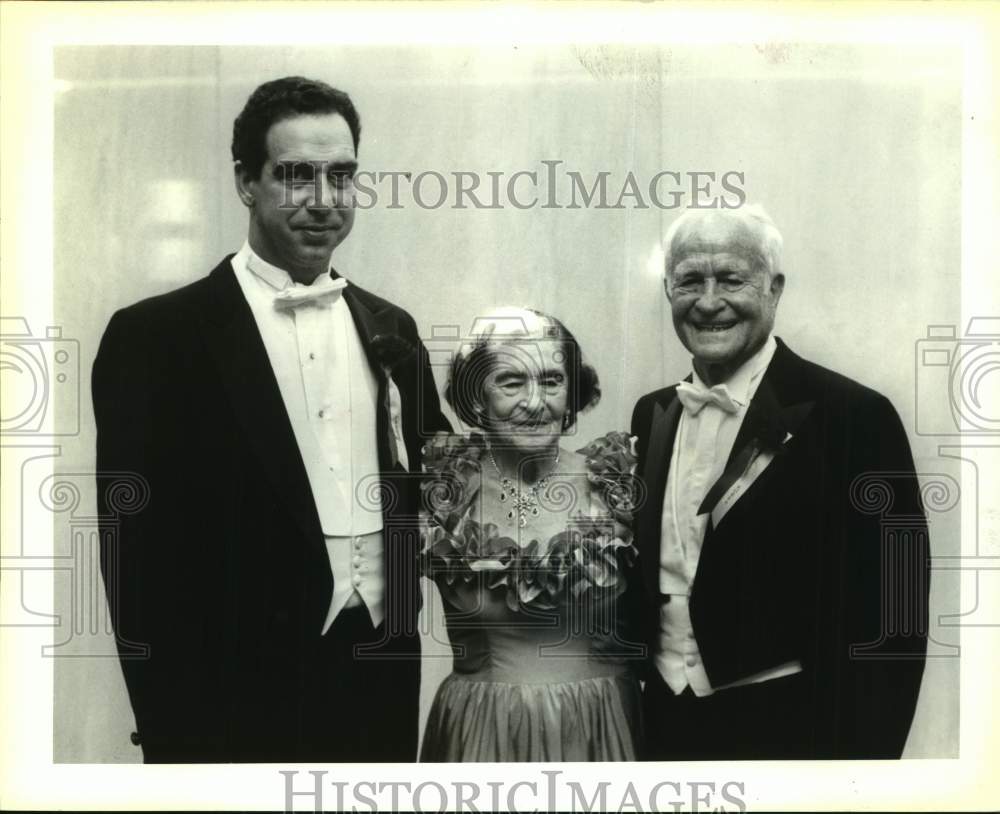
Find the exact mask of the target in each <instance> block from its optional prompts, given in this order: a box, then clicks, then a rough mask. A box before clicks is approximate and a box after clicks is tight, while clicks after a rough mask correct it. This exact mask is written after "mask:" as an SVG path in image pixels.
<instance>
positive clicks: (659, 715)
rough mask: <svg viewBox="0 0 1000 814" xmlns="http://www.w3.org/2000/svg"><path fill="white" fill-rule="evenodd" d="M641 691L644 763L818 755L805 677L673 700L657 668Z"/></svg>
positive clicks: (684, 694) (688, 693)
mask: <svg viewBox="0 0 1000 814" xmlns="http://www.w3.org/2000/svg"><path fill="white" fill-rule="evenodd" d="M650 673H651V676H650V677H649V678H648V679H647V681H646V686H645V689H644V691H643V718H644V728H643V731H644V744H643V757H642V759H643V760H796V759H811V758H813V757H814V756H815V753H816V747H815V736H814V735H815V733H814V725H813V720H814V716H812V715H811V714H810V709H809V707H810V704H809V702H808V695H809V692H808V690H809V684H808V682H807V681H806V678H805V674H803V673H797V674H795V675H791V676H786V677H784V678H776V679H772V680H771V681H763V682H760V683H758V684H747V685H745V686H742V687H732V688H730V689H727V690H718V691H716V692H715V693H714V694H713V695H708V696H703V697H701V698H699V697H697V696H696V695H695V694H694V693H693V692H692V691H691V688H690V687H685V689H684V691H683V692H682V693H681V694H680V695H674V692H673V690H671V689H670V687H668V686H667V684H666V682H664V680H663V678H662V677H661V676H660V674H659V673H658V672H657V671H656V669H655V668H653V669H651V670H650Z"/></svg>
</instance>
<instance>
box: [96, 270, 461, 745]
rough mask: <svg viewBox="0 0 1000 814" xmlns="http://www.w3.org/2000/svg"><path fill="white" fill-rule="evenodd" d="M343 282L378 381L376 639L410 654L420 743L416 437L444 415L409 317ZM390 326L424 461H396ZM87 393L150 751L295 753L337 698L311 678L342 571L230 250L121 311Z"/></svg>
mask: <svg viewBox="0 0 1000 814" xmlns="http://www.w3.org/2000/svg"><path fill="white" fill-rule="evenodd" d="M343 296H344V297H345V299H346V301H347V304H348V306H349V308H350V311H351V314H352V316H353V318H354V323H355V325H356V326H357V328H358V332H359V334H360V337H361V342H362V345H363V346H364V348H365V351H366V354H367V355H368V357H369V362H370V363H371V364H372V367H373V369H374V372H375V375H376V377H377V379H378V381H379V382H380V397H379V399H378V410H377V433H378V454H379V463H380V468H381V470H382V472H383V474H382V486H381V488H382V502H383V512H384V517H385V530H386V532H385V534H386V539H385V544H386V552H385V561H386V597H385V603H386V606H385V610H386V617H385V629H386V631H387V641H386V642H385V643H384V647H383V648H382V649H383V652H382V655H385V654H386V653H392V654H395V655H396V656H397V657H398V658H399V682H400V685H399V690H400V693H401V694H402V695H405V696H407V697H412V699H413V704H412V714H411V715H409V716H408V717H405V718H404V719H403V720H400V722H399V727H400V729H399V733H398V734H399V737H400V738H403V739H407V740H412V742H413V747H414V749H413V751H414V754H415V750H416V724H417V714H418V713H417V696H418V685H419V662H418V656H419V639H418V636H417V632H416V625H415V617H416V613H417V610H418V605H419V597H420V592H419V589H418V577H417V571H416V565H415V560H416V552H417V540H416V535H415V534H414V533H413V526H412V524H411V523H410V518H412V517H414V516H415V515H416V505H415V499H416V494H417V491H416V488H415V486H416V484H415V483H413V475H414V473H417V472H419V466H420V448H421V445H422V439H423V438H424V437H425V436H426V435H429V434H432V433H433V432H434V431H435V430H440V429H449V427H448V423H447V420H446V419H445V418H444V417H443V416H442V415H441V412H440V408H439V402H438V396H437V391H436V389H435V386H434V380H433V376H432V374H431V370H430V367H429V365H428V360H427V355H426V350H425V349H424V347H423V345H422V344H421V342H420V340H419V337H418V334H417V328H416V325H415V323H414V321H413V319H412V318H411V317H410V316H409V315H408V314H407V313H406V312H404V311H402V310H401V309H399V308H397V307H396V306H394V305H392V304H390V303H388V302H386V301H385V300H382V299H380V298H378V297H376V296H375V295H373V294H370V293H368V292H367V291H364V290H363V289H361V288H359V287H358V286H355V285H350V286H348V287H347V288H346V289H345V290H344V294H343ZM380 334H381V335H385V336H396V337H400V338H402V339H403V340H405V341H406V345H405V346H404V347H406V346H409V347H411V348H412V349H413V352H412V353H410V354H409V356H408V357H407V358H406V359H404V360H403V361H402V362H400V363H399V364H397V365H396V366H395V367H394V368H393V372H392V378H393V380H394V381H395V383H396V385H397V387H398V388H399V391H400V396H401V399H402V423H403V435H404V438H405V442H406V450H407V454H408V459H409V463H410V467H411V469H412V470H413V472H412V473H407V472H404V471H403V470H402V467H401V465H399V464H398V463H397V462H395V461H394V460H392V453H391V447H390V442H389V432H390V430H389V416H388V408H387V403H388V398H387V394H386V390H387V384H386V381H385V374H384V373H383V369H382V365H381V363H382V362H383V361H384V360H380V359H378V358H376V353H375V351H374V350H373V346H372V340H373V338H374V337H376V336H378V335H380ZM397 344H398V343H397ZM93 397H94V413H95V417H96V421H97V472H98V507H99V511H100V512H101V515H102V518H103V521H104V522H103V525H104V530H103V533H102V545H101V559H102V561H101V565H102V570H103V573H104V580H105V585H106V589H107V596H108V601H109V606H110V610H111V614H112V620H113V624H114V627H115V632H116V639H117V642H118V648H119V655H120V657H121V663H122V668H123V671H124V674H125V680H126V684H127V687H128V692H129V696H130V699H131V702H132V708H133V710H134V712H135V717H136V723H137V726H138V735H139V739H140V740H141V742H142V745H143V751H144V754H145V758H146V760H147V761H184V762H193V761H239V760H247V761H264V760H289V759H293V757H294V756H297V752H296V751H295V744H296V743H297V741H298V739H299V736H300V734H301V732H302V731H303V727H304V726H305V725H306V724H307V723H308V718H309V716H311V715H315V714H316V708H315V705H316V704H317V703H321V702H322V701H323V700H326V701H328V702H329V701H332V700H334V699H316V698H313V697H310V696H309V694H308V693H307V692H306V691H305V687H306V686H308V681H307V679H308V678H309V677H310V676H311V674H313V673H314V671H315V669H316V659H317V649H318V644H319V642H320V630H321V628H322V624H323V621H324V619H325V617H326V613H327V609H328V607H329V603H330V597H331V593H332V590H333V584H332V577H331V574H330V567H329V563H328V559H327V554H326V548H325V543H324V539H323V533H322V530H321V527H320V522H319V517H318V514H317V511H316V507H315V503H314V501H313V497H312V492H311V489H310V486H309V481H308V478H307V475H306V470H305V466H304V464H303V462H302V458H301V455H300V453H299V450H298V446H297V444H296V441H295V437H294V435H293V433H292V427H291V424H290V422H289V419H288V416H287V413H286V411H285V407H284V403H283V401H282V398H281V393H280V391H279V389H278V384H277V380H276V378H275V376H274V373H273V371H272V369H271V366H270V363H269V361H268V358H267V353H266V351H265V348H264V344H263V341H262V340H261V337H260V333H259V332H258V329H257V326H256V323H255V321H254V318H253V315H252V313H251V311H250V308H249V306H248V304H247V302H246V300H245V299H244V297H243V294H242V292H241V290H240V288H239V284H238V283H237V280H236V278H235V276H234V273H233V270H232V267H231V265H230V257H227V258H226V259H225V260H223V262H222V263H220V264H219V266H218V267H216V268H215V270H214V271H212V272H211V273H210V274H209V275H208V276H207V277H205V278H203V279H201V280H199V281H197V282H195V283H193V284H191V285H188V286H186V287H184V288H181V289H179V290H176V291H173V292H170V293H167V294H164V295H162V296H159V297H153V298H151V299H148V300H145V301H143V302H140V303H138V304H136V305H133V306H131V307H129V308H125V309H123V310H121V311H119V312H117V313H116V314H115V315H114V316H113V317H112V319H111V321H110V323H109V325H108V328H107V330H106V332H105V334H104V338H103V340H102V342H101V345H100V350H99V352H98V355H97V359H96V361H95V363H94V369H93ZM129 489H132V490H133V493H132V494H131V495H128V494H127V493H128V492H129ZM123 490H124V493H126V497H125V498H123ZM376 493H377V491H376ZM376 499H377V498H376ZM344 700H345V699H340V702H344ZM347 702H348V703H352V702H353V703H366V702H368V699H353V700H349V701H347ZM373 702H374V701H373Z"/></svg>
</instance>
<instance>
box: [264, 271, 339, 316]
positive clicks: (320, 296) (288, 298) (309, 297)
mask: <svg viewBox="0 0 1000 814" xmlns="http://www.w3.org/2000/svg"><path fill="white" fill-rule="evenodd" d="M346 286H347V280H345V279H344V278H343V277H338V278H337V279H336V280H334V279H333V278H332V277H331V276H330V275H329V274H324V275H323V276H322V277H321V278H320V279H319V280H316V281H315V282H314V283H313V284H312V285H302V284H300V283H295V284H293V285H290V286H288V287H287V288H284V289H282V290H281V291H279V292H278V293H277V294H275V295H274V307H275V308H277V309H278V310H281V311H288V310H291V309H293V308H298V307H299V306H300V305H303V304H305V303H313V304H315V305H319V304H321V303H324V302H328V301H331V300H336V299H337V297H339V296H340V292H341V291H343V290H344V288H345V287H346Z"/></svg>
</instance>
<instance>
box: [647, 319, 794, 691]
mask: <svg viewBox="0 0 1000 814" xmlns="http://www.w3.org/2000/svg"><path fill="white" fill-rule="evenodd" d="M776 349H777V343H776V342H775V341H774V337H773V336H769V337H768V338H767V341H766V342H765V343H764V344H763V345H762V346H761V348H760V349H759V350H758V351H757V352H756V353H755V354H754V355H753V356H752V357H750V358H749V359H748V360H747V361H746V362H744V363H743V365H742V366H741V367H740V368H739V369H738V370H737V371H736V372H735V373H734V374H733V375H732V376H731V377H730V378H729V380H728V381H727V382H725V389H726V390H727V391H728V393H729V397H730V398H731V399H732V401H733V402H734V403H735V404H736V407H737V410H736V412H734V413H729V412H726V411H725V410H724V409H723V408H722V407H720V406H718V405H716V404H712V403H708V404H705V405H704V406H703V407H702V408H701V409H700V410H699V411H698V412H697V414H695V415H692V414H690V413H689V411H688V410H686V409H684V410H682V412H681V416H680V420H679V422H678V425H677V435H676V437H675V439H674V447H673V452H672V454H671V458H670V470H669V473H668V475H667V485H666V492H665V494H664V500H663V514H662V516H661V523H660V570H659V588H660V593H661V594H669V596H670V601H669V602H664V603H663V604H662V605H661V606H660V637H659V642H658V648H657V653H656V657H655V661H656V666H657V669H658V670H659V672H660V675H662V676H663V680H664V681H665V682H666V683H667V686H669V687H670V689H671V690H673V692H674V693H676V694H678V695H679V694H680V693H681V692H683V691H684V688H685V687H687V686H690V687H691V690H692V691H693V692H694V693H695V695H698V696H704V695H711V694H712V693H713V692H715V690H717V689H723V687H715V688H713V687H712V685H711V682H710V681H709V680H708V675H707V674H706V672H705V668H704V666H703V665H702V662H701V656H700V654H699V650H698V642H697V640H696V639H695V635H694V630H693V628H692V625H691V616H690V614H689V609H688V597H689V595H690V592H691V585H692V583H693V582H694V576H695V572H696V571H697V569H698V559H699V557H700V555H701V544H702V542H703V541H704V539H705V529H706V526H707V524H708V517H709V515H708V514H701V515H699V514H698V507H699V506H700V505H701V503H702V501H703V500H704V499H705V495H706V494H708V490H709V489H711V488H712V485H713V484H714V483H715V482H716V481H717V480H718V479H719V477H721V475H722V473H723V471H724V470H725V467H726V462H727V461H728V460H729V455H730V453H731V451H732V448H733V443H734V442H735V440H736V435H737V433H738V432H739V429H740V425H741V424H742V423H743V419H744V417H745V416H746V412H747V407H748V406H749V404H750V401H751V399H753V397H754V394H755V393H756V392H757V387H758V385H759V384H760V381H761V379H762V378H763V376H764V372H765V371H766V370H767V366H768V365H769V364H770V362H771V358H772V357H773V356H774V352H775V350H776ZM692 378H693V382H692V384H693V386H694V387H695V388H698V389H701V390H707V389H708V387H707V386H706V385H705V383H704V382H702V380H701V379H700V378H699V376H698V374H697V372H695V373H694V374H693V377H692ZM799 669H801V668H800V667H799V666H798V664H797V663H794V664H788V665H779V666H777V667H776V668H775V669H774V670H768V671H766V672H765V673H761V674H759V675H755V676H747V677H746V678H744V679H741V680H740V681H737V682H734V683H733V684H728V685H726V686H727V687H730V686H737V685H740V684H745V683H750V682H756V681H763V680H766V679H768V678H777V677H778V676H779V675H789V674H791V673H793V672H798V670H799Z"/></svg>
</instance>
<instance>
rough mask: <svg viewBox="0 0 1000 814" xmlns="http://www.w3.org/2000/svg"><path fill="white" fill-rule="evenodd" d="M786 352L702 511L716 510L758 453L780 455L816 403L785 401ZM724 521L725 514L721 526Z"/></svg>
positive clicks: (768, 377) (762, 387) (759, 392)
mask: <svg viewBox="0 0 1000 814" xmlns="http://www.w3.org/2000/svg"><path fill="white" fill-rule="evenodd" d="M786 353H787V351H786V350H784V349H783V346H782V347H779V351H778V352H776V354H775V358H774V360H773V361H772V364H771V367H769V368H768V370H767V372H766V373H765V374H764V378H763V380H762V381H761V383H760V386H759V387H758V388H757V392H756V393H755V394H754V397H753V400H752V401H751V402H750V406H749V407H748V408H747V414H746V416H744V418H743V423H742V424H741V425H740V429H739V432H738V433H737V434H736V440H735V441H734V442H733V448H732V450H731V451H730V454H729V460H728V461H727V462H726V469H725V471H723V473H722V475H721V476H720V478H719V479H718V480H717V481H716V482H715V484H713V486H712V488H711V489H709V491H708V493H707V494H706V496H705V500H704V501H703V502H702V504H701V506H699V507H698V512H699V513H706V512H711V511H712V509H713V508H714V507H715V505H716V504H717V503H718V502H719V500H720V498H722V496H723V495H724V494H725V493H726V492H727V491H728V490H729V489H730V487H732V486H733V484H734V483H736V481H737V480H739V479H740V477H741V476H742V475H743V473H744V470H745V469H746V466H747V464H748V463H749V462H750V461H751V460H752V459H753V458H754V457H755V455H756V454H758V453H760V452H762V451H767V452H771V453H774V454H775V455H776V456H777V455H780V454H782V453H783V451H784V445H785V443H786V441H787V440H789V437H790V436H794V434H795V432H796V431H797V430H798V427H799V425H800V424H801V423H802V421H803V420H804V419H805V417H806V416H807V415H809V412H810V411H811V410H812V408H813V405H814V402H811V401H809V402H802V403H798V404H791V405H788V406H784V405H782V403H781V400H780V396H779V395H778V392H777V391H776V387H775V382H776V380H780V379H781V378H782V376H781V372H782V371H781V367H782V365H783V363H784V362H785V358H784V357H785V354H786ZM779 354H781V355H780V356H779ZM762 471H763V470H761V472H762ZM759 474H760V473H758V475H759ZM726 516H728V514H727V515H726ZM724 522H725V517H723V519H722V521H721V522H720V525H721V524H722V523H724ZM706 539H707V537H706Z"/></svg>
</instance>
